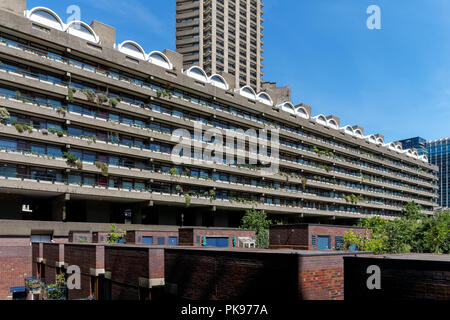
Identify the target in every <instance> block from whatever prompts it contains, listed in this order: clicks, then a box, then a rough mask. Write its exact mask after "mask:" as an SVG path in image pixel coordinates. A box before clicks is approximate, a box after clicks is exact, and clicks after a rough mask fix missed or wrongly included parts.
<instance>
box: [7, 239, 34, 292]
mask: <svg viewBox="0 0 450 320" xmlns="http://www.w3.org/2000/svg"><path fill="white" fill-rule="evenodd" d="M31 276H32V264H31V245H30V238H29V237H0V300H7V299H8V296H10V293H9V288H10V287H16V286H17V287H18V286H24V283H25V282H24V278H25V277H31Z"/></svg>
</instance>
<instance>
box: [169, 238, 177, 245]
mask: <svg viewBox="0 0 450 320" xmlns="http://www.w3.org/2000/svg"><path fill="white" fill-rule="evenodd" d="M177 245H178V237H169V246H177Z"/></svg>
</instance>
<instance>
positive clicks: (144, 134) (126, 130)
mask: <svg viewBox="0 0 450 320" xmlns="http://www.w3.org/2000/svg"><path fill="white" fill-rule="evenodd" d="M77 98H80V99H82V100H85V99H86V98H85V97H82V96H81V95H79V96H78V97H77ZM83 102H84V101H83ZM14 105H15V106H16V108H18V109H21V108H20V104H11V105H10V107H11V106H12V107H13V108H14ZM121 105H122V104H121ZM132 109H134V108H132ZM127 111H129V110H127ZM40 112H41V110H39V111H38V110H36V114H37V115H39V113H40ZM150 113H151V114H153V115H154V116H156V117H158V113H156V112H150ZM49 116H53V117H56V114H53V115H51V114H49ZM71 117H72V116H68V120H74V121H79V120H80V118H79V117H78V118H77V116H74V117H75V118H73V119H72V118H71ZM172 119H173V118H172V117H169V118H167V119H165V120H169V121H173V120H172ZM100 121H101V120H100ZM189 122H191V121H189ZM81 123H83V121H82V122H81ZM84 124H86V120H85V121H84ZM87 124H88V125H89V126H91V127H92V126H93V127H105V126H106V127H108V129H111V130H114V131H117V129H120V128H117V127H115V126H112V125H109V123H108V124H106V125H105V122H104V121H103V122H98V121H97V122H95V121H87ZM179 124H182V125H183V126H188V127H189V125H188V123H187V122H186V121H185V120H184V121H181V122H180V123H179ZM191 127H192V125H191ZM126 128H127V129H125V128H124V130H123V132H125V133H129V131H130V128H129V127H128V126H126ZM133 130H134V131H135V134H136V135H142V136H145V137H148V136H149V135H148V134H146V133H145V131H143V130H141V129H133ZM163 139H167V138H163ZM281 147H282V149H283V150H289V149H292V150H295V151H296V153H300V154H302V155H306V156H309V157H310V158H313V159H316V160H318V159H320V160H324V159H323V158H319V157H318V156H316V155H315V154H313V153H311V152H307V151H303V150H298V149H294V148H291V147H284V146H281ZM328 161H333V162H340V163H341V164H342V165H344V166H345V165H346V166H348V167H349V168H353V166H354V165H353V164H349V163H347V162H345V161H341V160H336V159H334V160H328ZM361 170H366V171H369V172H371V173H374V174H378V173H379V172H377V171H376V170H374V169H370V168H367V167H363V166H361ZM380 173H383V172H380ZM384 174H385V176H388V177H389V176H390V175H389V174H386V173H384ZM408 180H410V179H408ZM410 182H413V183H417V182H416V181H414V180H410ZM430 186H431V185H430Z"/></svg>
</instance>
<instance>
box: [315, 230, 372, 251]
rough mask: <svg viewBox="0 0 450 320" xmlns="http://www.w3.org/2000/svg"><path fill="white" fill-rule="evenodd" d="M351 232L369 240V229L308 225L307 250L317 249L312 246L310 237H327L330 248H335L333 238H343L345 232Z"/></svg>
mask: <svg viewBox="0 0 450 320" xmlns="http://www.w3.org/2000/svg"><path fill="white" fill-rule="evenodd" d="M350 231H352V232H353V233H354V234H356V235H362V236H366V235H367V236H368V237H369V238H370V229H365V228H356V227H341V226H320V225H309V231H308V245H309V250H315V249H317V241H316V246H313V244H312V235H316V236H329V237H330V245H331V248H332V249H334V248H335V247H336V243H335V240H336V239H335V238H336V236H344V235H345V234H346V233H347V232H350Z"/></svg>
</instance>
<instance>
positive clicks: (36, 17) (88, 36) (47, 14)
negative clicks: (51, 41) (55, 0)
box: [25, 7, 100, 43]
mask: <svg viewBox="0 0 450 320" xmlns="http://www.w3.org/2000/svg"><path fill="white" fill-rule="evenodd" d="M25 17H26V18H28V19H30V20H31V21H34V22H37V23H40V24H43V25H45V26H47V27H50V28H52V29H56V30H59V31H63V32H67V33H69V34H71V35H74V36H76V37H79V38H82V39H85V40H87V41H90V42H94V43H99V42H100V38H99V37H98V36H97V34H96V33H95V31H94V30H92V28H91V27H90V26H89V25H88V24H87V23H85V22H83V21H71V22H69V23H68V24H65V23H64V22H63V21H62V19H61V18H60V17H59V16H58V15H57V14H56V13H55V12H54V11H52V10H51V9H49V8H46V7H35V8H33V9H30V10H27V11H25ZM77 25H78V27H77Z"/></svg>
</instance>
